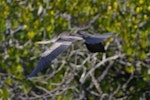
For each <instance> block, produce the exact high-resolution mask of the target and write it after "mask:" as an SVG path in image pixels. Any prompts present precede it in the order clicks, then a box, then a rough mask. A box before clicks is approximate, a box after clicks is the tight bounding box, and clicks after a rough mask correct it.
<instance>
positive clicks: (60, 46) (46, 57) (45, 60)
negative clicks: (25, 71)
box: [29, 37, 81, 77]
mask: <svg viewBox="0 0 150 100" xmlns="http://www.w3.org/2000/svg"><path fill="white" fill-rule="evenodd" d="M79 39H81V38H77V37H68V38H66V39H65V40H63V39H59V40H58V41H57V42H55V43H54V44H53V45H52V46H51V47H50V49H49V50H46V51H45V52H44V53H43V54H42V57H41V59H40V60H39V62H38V64H37V66H36V68H35V69H34V70H33V71H32V73H31V74H30V75H29V77H33V76H34V75H35V74H36V73H38V72H39V71H40V70H42V69H43V68H45V67H46V66H47V65H48V64H49V63H50V62H51V61H52V60H54V59H55V58H56V57H57V56H58V55H59V54H60V53H62V52H63V51H65V50H66V49H67V48H68V47H69V46H70V45H71V44H72V42H75V41H77V40H79Z"/></svg>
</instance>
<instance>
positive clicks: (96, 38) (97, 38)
mask: <svg viewBox="0 0 150 100" xmlns="http://www.w3.org/2000/svg"><path fill="white" fill-rule="evenodd" d="M110 36H112V34H111V33H107V34H96V35H92V36H88V37H86V38H85V42H86V43H88V44H95V43H100V42H103V41H104V40H105V39H107V38H108V37H110Z"/></svg>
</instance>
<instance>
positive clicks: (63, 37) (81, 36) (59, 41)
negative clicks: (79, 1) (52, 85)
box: [29, 32, 112, 78]
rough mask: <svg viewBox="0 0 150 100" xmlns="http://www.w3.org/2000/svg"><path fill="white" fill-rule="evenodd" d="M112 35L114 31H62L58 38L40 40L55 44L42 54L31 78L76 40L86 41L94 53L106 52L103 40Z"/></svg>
mask: <svg viewBox="0 0 150 100" xmlns="http://www.w3.org/2000/svg"><path fill="white" fill-rule="evenodd" d="M110 36H112V33H105V34H96V35H89V34H86V33H85V32H84V33H83V32H82V33H81V32H76V33H69V35H68V33H62V34H60V35H59V36H58V37H57V38H54V39H52V40H50V41H43V42H40V43H42V44H47V43H53V45H52V46H51V47H50V48H49V49H48V50H46V51H45V52H44V53H43V54H42V55H41V59H40V60H39V62H38V64H37V66H36V67H35V69H34V70H33V71H32V72H31V74H30V75H29V78H30V77H33V76H34V75H35V74H36V73H38V72H39V71H40V70H42V69H43V68H45V67H46V66H47V65H48V64H50V63H51V61H53V60H54V59H55V58H56V57H57V56H58V55H59V54H60V53H62V52H63V51H65V50H66V49H67V48H68V47H69V46H70V45H71V44H72V43H73V42H75V41H81V40H82V41H84V43H85V45H86V47H87V49H88V50H89V51H90V52H92V53H96V52H105V49H104V45H103V44H102V42H103V41H104V40H105V39H107V38H108V37H110Z"/></svg>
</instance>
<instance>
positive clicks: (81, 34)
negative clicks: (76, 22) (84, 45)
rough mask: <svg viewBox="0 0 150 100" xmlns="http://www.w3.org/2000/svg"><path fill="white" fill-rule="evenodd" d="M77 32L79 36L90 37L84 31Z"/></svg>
mask: <svg viewBox="0 0 150 100" xmlns="http://www.w3.org/2000/svg"><path fill="white" fill-rule="evenodd" d="M77 34H78V35H79V36H81V37H82V38H86V37H88V35H87V34H84V33H81V32H77Z"/></svg>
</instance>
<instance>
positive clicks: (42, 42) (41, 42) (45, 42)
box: [35, 39, 56, 44]
mask: <svg viewBox="0 0 150 100" xmlns="http://www.w3.org/2000/svg"><path fill="white" fill-rule="evenodd" d="M55 41H56V40H55V39H53V40H49V41H38V42H35V44H49V43H54V42H55Z"/></svg>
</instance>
